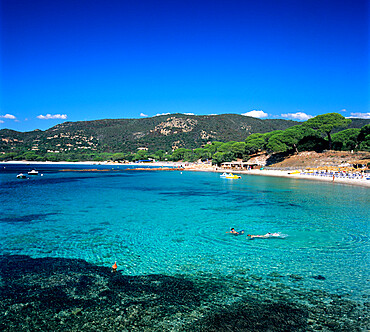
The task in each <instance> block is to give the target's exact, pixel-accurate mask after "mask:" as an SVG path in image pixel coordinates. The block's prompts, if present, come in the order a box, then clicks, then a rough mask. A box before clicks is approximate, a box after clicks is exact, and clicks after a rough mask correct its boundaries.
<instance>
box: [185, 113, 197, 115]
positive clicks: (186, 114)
mask: <svg viewBox="0 0 370 332" xmlns="http://www.w3.org/2000/svg"><path fill="white" fill-rule="evenodd" d="M184 115H195V114H194V113H184Z"/></svg>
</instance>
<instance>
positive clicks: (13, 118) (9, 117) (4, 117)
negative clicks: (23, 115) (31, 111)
mask: <svg viewBox="0 0 370 332" xmlns="http://www.w3.org/2000/svg"><path fill="white" fill-rule="evenodd" d="M0 118H3V119H12V120H15V119H16V117H15V116H14V115H11V114H5V115H0Z"/></svg>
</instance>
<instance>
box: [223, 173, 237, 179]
mask: <svg viewBox="0 0 370 332" xmlns="http://www.w3.org/2000/svg"><path fill="white" fill-rule="evenodd" d="M220 177H221V178H225V179H240V178H241V176H239V175H235V174H233V173H228V174H226V173H222V174H221V175H220Z"/></svg>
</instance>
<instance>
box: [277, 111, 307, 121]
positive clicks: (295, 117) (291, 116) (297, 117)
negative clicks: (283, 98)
mask: <svg viewBox="0 0 370 332" xmlns="http://www.w3.org/2000/svg"><path fill="white" fill-rule="evenodd" d="M281 116H282V117H283V118H287V119H292V120H302V121H306V120H308V119H311V118H313V116H312V115H308V114H306V113H303V112H297V113H287V114H281Z"/></svg>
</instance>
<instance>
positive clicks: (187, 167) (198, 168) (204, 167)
mask: <svg viewBox="0 0 370 332" xmlns="http://www.w3.org/2000/svg"><path fill="white" fill-rule="evenodd" d="M6 164H9V165H12V164H22V165H91V166H138V167H140V168H141V167H142V166H154V167H167V168H168V167H179V166H183V168H181V170H182V171H195V172H214V173H223V172H232V173H235V174H242V175H257V176H273V177H281V178H289V179H298V180H310V181H319V182H331V183H333V184H346V185H352V186H360V187H370V180H366V178H363V179H345V178H335V179H334V181H333V178H332V177H327V176H315V175H301V174H289V173H290V172H291V171H284V170H266V169H264V170H259V169H252V170H249V171H246V170H243V171H238V170H225V169H219V168H218V167H215V166H210V165H209V164H191V163H185V162H155V163H125V164H124V163H114V162H112V163H103V162H96V161H80V162H67V161H65V162H62V161H61V162H52V161H33V162H29V161H6V162H1V163H0V165H6ZM164 170H166V169H164ZM369 177H370V174H369Z"/></svg>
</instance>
